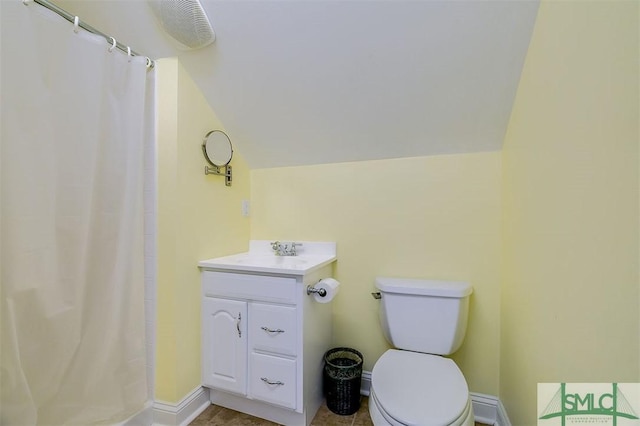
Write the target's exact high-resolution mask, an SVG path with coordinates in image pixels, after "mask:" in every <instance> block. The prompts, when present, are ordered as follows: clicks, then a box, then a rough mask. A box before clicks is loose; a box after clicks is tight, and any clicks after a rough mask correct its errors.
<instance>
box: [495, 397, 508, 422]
mask: <svg viewBox="0 0 640 426" xmlns="http://www.w3.org/2000/svg"><path fill="white" fill-rule="evenodd" d="M496 426H511V421H510V420H509V417H508V416H507V410H505V408H504V405H502V401H500V400H498V411H497V413H496Z"/></svg>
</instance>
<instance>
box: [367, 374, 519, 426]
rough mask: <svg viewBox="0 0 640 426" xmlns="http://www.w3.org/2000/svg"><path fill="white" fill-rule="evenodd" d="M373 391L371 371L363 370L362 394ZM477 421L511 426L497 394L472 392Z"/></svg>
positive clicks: (499, 425) (495, 425)
mask: <svg viewBox="0 0 640 426" xmlns="http://www.w3.org/2000/svg"><path fill="white" fill-rule="evenodd" d="M370 391H371V371H363V372H362V382H361V384H360V394H361V395H366V396H369V393H370ZM469 394H470V396H471V403H472V404H473V414H474V417H475V421H477V422H478V423H483V424H486V425H494V426H511V422H510V421H509V417H507V412H506V411H505V409H504V405H502V402H500V399H498V397H496V396H492V395H485V394H481V393H475V392H470V393H469Z"/></svg>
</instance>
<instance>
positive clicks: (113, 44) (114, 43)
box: [109, 37, 117, 53]
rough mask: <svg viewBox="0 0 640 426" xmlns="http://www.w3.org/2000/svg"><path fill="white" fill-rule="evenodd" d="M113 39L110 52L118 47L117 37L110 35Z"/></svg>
mask: <svg viewBox="0 0 640 426" xmlns="http://www.w3.org/2000/svg"><path fill="white" fill-rule="evenodd" d="M109 38H110V39H111V47H110V48H109V53H111V52H113V49H115V48H116V43H117V42H116V38H115V37H109Z"/></svg>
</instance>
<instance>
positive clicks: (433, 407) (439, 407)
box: [369, 349, 474, 426]
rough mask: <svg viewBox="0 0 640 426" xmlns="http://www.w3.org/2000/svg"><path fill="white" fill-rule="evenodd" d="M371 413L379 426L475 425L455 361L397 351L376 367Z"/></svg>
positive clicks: (384, 355)
mask: <svg viewBox="0 0 640 426" xmlns="http://www.w3.org/2000/svg"><path fill="white" fill-rule="evenodd" d="M369 414H370V415H371V420H372V421H373V423H374V425H376V426H378V425H394V426H404V425H421V426H473V424H474V416H473V410H472V408H471V400H470V397H469V389H468V387H467V383H466V381H465V379H464V376H463V375H462V372H461V371H460V369H459V368H458V366H457V365H456V364H455V363H454V362H453V361H452V360H450V359H448V358H443V357H441V356H438V355H429V354H423V353H417V352H410V351H402V350H395V349H390V350H388V351H387V352H385V353H384V354H383V355H382V357H380V359H379V360H378V362H376V364H375V366H374V368H373V371H372V373H371V393H370V395H369Z"/></svg>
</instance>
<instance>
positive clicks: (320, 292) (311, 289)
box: [307, 281, 327, 297]
mask: <svg viewBox="0 0 640 426" xmlns="http://www.w3.org/2000/svg"><path fill="white" fill-rule="evenodd" d="M318 282H320V281H318ZM315 293H318V295H319V296H320V297H325V296H326V295H327V290H325V289H324V288H315V287H314V286H312V285H308V286H307V296H308V295H310V294H315Z"/></svg>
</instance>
